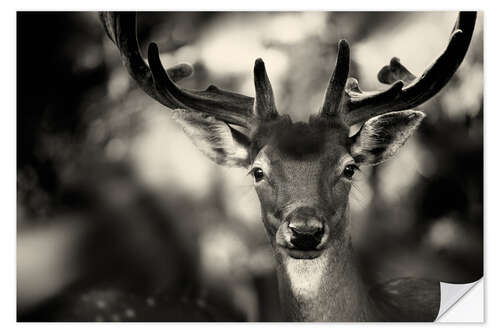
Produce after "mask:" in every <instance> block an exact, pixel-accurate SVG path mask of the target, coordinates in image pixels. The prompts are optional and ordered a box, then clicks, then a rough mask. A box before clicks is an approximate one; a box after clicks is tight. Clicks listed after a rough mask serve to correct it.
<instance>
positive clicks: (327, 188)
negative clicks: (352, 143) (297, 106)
mask: <svg viewBox="0 0 500 333" xmlns="http://www.w3.org/2000/svg"><path fill="white" fill-rule="evenodd" d="M346 130H347V129H346V128H345V127H342V126H336V125H335V124H333V123H329V121H328V120H326V119H321V118H311V122H310V123H309V124H306V123H295V124H292V123H291V122H290V120H289V119H288V118H286V117H284V118H283V119H281V120H279V121H277V122H275V123H274V124H272V125H267V126H265V128H262V129H260V130H259V131H257V133H256V134H255V137H254V140H253V152H252V154H253V156H251V159H252V163H251V164H250V167H249V172H250V174H251V175H252V176H253V178H254V186H255V190H256V191H257V195H258V197H259V200H260V203H261V208H262V217H263V222H264V225H265V228H266V231H267V232H268V235H269V238H270V239H271V243H272V245H273V247H275V249H276V250H277V251H279V252H280V253H282V254H284V255H289V256H292V257H293V258H297V259H311V258H315V257H317V256H319V255H320V254H321V253H322V251H323V250H324V249H325V248H327V247H328V245H329V244H330V243H331V240H332V239H335V238H340V237H342V235H343V232H344V231H345V227H344V225H343V221H344V220H345V219H344V218H343V217H344V215H345V211H346V208H347V198H348V194H349V190H350V188H351V181H352V176H353V174H354V172H355V171H356V169H357V168H358V167H357V165H356V163H355V161H354V159H353V157H352V156H351V155H350V154H349V150H348V149H349V147H348V146H347V141H348V140H347V133H346Z"/></svg>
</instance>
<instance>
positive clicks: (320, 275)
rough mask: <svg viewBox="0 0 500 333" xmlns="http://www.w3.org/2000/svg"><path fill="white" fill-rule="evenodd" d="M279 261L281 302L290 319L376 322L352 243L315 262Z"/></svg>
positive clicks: (284, 258)
mask: <svg viewBox="0 0 500 333" xmlns="http://www.w3.org/2000/svg"><path fill="white" fill-rule="evenodd" d="M278 262H279V265H278V269H277V271H278V282H279V289H280V297H281V303H282V307H283V309H284V312H285V315H286V317H287V319H288V320H293V321H374V320H376V317H377V315H376V310H375V308H374V307H373V304H372V302H371V301H370V298H369V295H368V292H367V288H366V286H365V285H364V283H363V282H362V279H361V276H360V274H359V273H358V270H357V268H356V266H355V264H354V253H353V250H352V246H351V242H350V240H346V241H340V242H337V244H334V245H333V246H332V247H331V248H329V249H327V250H326V251H325V252H324V253H323V254H322V255H321V256H320V257H318V258H315V259H311V260H300V259H293V258H291V257H287V256H281V255H278Z"/></svg>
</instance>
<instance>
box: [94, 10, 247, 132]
mask: <svg viewBox="0 0 500 333" xmlns="http://www.w3.org/2000/svg"><path fill="white" fill-rule="evenodd" d="M100 18H101V21H102V23H103V25H104V27H105V28H106V32H107V34H108V36H109V37H110V39H111V40H112V41H113V42H114V43H115V44H116V46H117V47H118V49H119V50H120V53H121V58H122V62H123V64H124V65H125V67H126V68H127V70H128V72H129V73H130V75H131V76H132V77H133V78H134V80H135V81H136V82H137V83H138V84H139V86H140V87H141V88H142V89H143V90H144V91H145V92H146V93H147V94H148V95H149V96H151V97H153V98H154V99H155V100H157V101H158V102H160V103H161V104H163V105H165V106H167V107H169V108H171V109H185V110H188V111H193V112H203V113H206V114H209V115H212V116H214V117H215V118H217V119H219V120H221V121H224V122H227V123H229V124H234V125H239V126H242V127H245V128H248V127H250V126H251V124H252V122H253V118H254V116H253V103H254V99H253V98H252V97H248V96H244V95H241V94H236V93H233V92H230V91H225V90H222V89H219V88H217V87H215V86H213V85H211V86H209V87H208V88H207V89H206V90H204V91H195V90H188V89H183V88H181V87H179V86H178V85H177V84H176V83H175V82H174V81H173V80H172V78H171V77H170V75H172V74H175V73H178V74H180V75H183V74H184V73H187V74H190V73H189V72H190V71H189V70H188V69H187V67H186V66H185V65H181V67H179V66H175V67H173V68H171V69H169V70H167V71H165V69H164V68H163V66H162V64H161V61H160V55H159V51H158V47H157V46H156V44H154V43H151V44H150V45H149V48H148V62H149V66H148V65H147V64H146V63H145V61H144V60H143V58H142V55H141V52H140V49H139V45H138V42H137V33H136V13H133V12H125V13H116V12H106V13H101V15H100Z"/></svg>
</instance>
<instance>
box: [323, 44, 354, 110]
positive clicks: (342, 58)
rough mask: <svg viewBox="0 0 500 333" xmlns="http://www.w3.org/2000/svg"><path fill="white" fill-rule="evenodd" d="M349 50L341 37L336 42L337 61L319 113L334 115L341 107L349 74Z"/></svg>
mask: <svg viewBox="0 0 500 333" xmlns="http://www.w3.org/2000/svg"><path fill="white" fill-rule="evenodd" d="M349 62H350V50H349V44H348V43H347V41H346V40H344V39H342V40H340V41H339V44H338V53H337V63H336V64H335V69H334V71H333V73H332V76H331V78H330V83H329V84H328V88H327V89H326V93H325V99H324V102H323V107H322V109H321V115H322V116H327V117H336V116H337V115H338V114H339V113H340V110H341V108H342V100H343V98H344V89H345V85H346V81H347V76H348V75H349Z"/></svg>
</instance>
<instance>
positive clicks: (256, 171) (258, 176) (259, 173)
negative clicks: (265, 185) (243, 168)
mask: <svg viewBox="0 0 500 333" xmlns="http://www.w3.org/2000/svg"><path fill="white" fill-rule="evenodd" d="M252 175H253V178H254V179H255V182H259V181H261V180H262V179H263V178H264V171H263V170H262V169H261V168H253V169H252Z"/></svg>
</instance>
